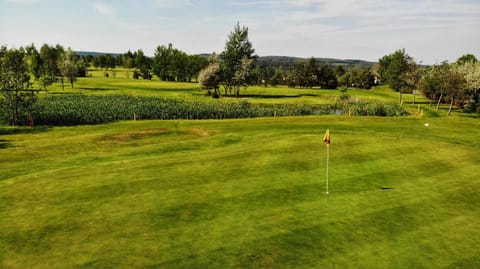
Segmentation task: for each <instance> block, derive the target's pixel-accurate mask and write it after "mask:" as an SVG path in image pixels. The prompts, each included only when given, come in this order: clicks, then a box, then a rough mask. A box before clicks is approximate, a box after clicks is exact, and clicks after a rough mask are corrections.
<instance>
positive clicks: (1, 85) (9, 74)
mask: <svg viewBox="0 0 480 269" xmlns="http://www.w3.org/2000/svg"><path fill="white" fill-rule="evenodd" d="M26 57H27V55H26V53H25V50H24V49H23V48H20V49H9V50H7V49H6V48H5V47H2V48H1V53H0V93H1V94H2V96H3V98H2V99H1V100H0V104H1V109H2V110H4V111H3V113H1V114H3V117H4V118H3V119H0V121H3V122H5V123H8V124H10V125H26V124H27V123H28V119H29V116H30V115H31V113H32V112H33V105H34V103H35V101H36V100H37V96H36V94H35V92H34V91H32V85H31V83H30V73H29V70H28V64H27V61H26Z"/></svg>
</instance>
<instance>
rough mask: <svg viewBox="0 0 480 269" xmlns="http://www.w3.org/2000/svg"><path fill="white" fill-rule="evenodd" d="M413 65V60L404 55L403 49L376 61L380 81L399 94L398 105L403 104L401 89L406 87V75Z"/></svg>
mask: <svg viewBox="0 0 480 269" xmlns="http://www.w3.org/2000/svg"><path fill="white" fill-rule="evenodd" d="M413 63H414V61H413V58H412V57H410V56H409V55H408V54H406V53H405V50H404V49H401V50H397V51H395V52H394V53H392V54H390V55H385V56H383V57H382V58H381V59H380V60H379V61H378V64H379V73H380V77H381V79H382V81H384V82H386V83H387V84H389V85H390V87H392V89H393V90H395V91H397V92H399V93H400V97H399V101H400V104H402V103H403V99H402V92H403V89H404V88H407V87H408V82H407V79H406V74H407V72H409V71H410V69H411V68H412V64H413Z"/></svg>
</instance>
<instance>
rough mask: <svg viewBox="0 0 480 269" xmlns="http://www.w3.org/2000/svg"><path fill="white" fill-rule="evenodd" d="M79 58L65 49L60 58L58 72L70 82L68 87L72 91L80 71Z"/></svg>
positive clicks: (71, 51) (70, 50)
mask: <svg viewBox="0 0 480 269" xmlns="http://www.w3.org/2000/svg"><path fill="white" fill-rule="evenodd" d="M80 65H81V63H80V57H78V55H77V54H76V53H75V52H74V51H73V50H72V49H70V48H68V49H67V51H66V52H65V54H64V55H63V57H62V61H61V64H60V72H61V74H62V77H66V78H67V79H68V81H69V82H70V86H71V87H72V89H73V83H74V82H75V80H76V78H77V74H78V71H79V70H80Z"/></svg>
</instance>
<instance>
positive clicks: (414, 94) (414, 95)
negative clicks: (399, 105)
mask: <svg viewBox="0 0 480 269" xmlns="http://www.w3.org/2000/svg"><path fill="white" fill-rule="evenodd" d="M416 95H417V88H416V87H415V88H414V89H413V104H415V97H416Z"/></svg>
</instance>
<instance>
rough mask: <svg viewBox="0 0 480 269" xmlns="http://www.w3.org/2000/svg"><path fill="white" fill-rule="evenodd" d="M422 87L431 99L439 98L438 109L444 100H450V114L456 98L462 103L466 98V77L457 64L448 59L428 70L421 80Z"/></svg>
mask: <svg viewBox="0 0 480 269" xmlns="http://www.w3.org/2000/svg"><path fill="white" fill-rule="evenodd" d="M420 88H421V89H422V92H423V93H424V94H427V95H429V97H430V98H431V99H437V98H438V99H437V100H438V101H437V106H436V110H437V111H438V109H439V106H440V104H441V103H442V101H444V102H445V101H446V100H449V101H450V108H449V112H448V114H449V115H450V113H451V111H452V107H453V104H454V102H455V100H457V101H458V102H460V103H461V102H463V99H464V98H465V92H464V89H465V78H464V76H463V74H462V73H461V72H459V71H458V70H457V68H456V67H455V66H452V65H450V64H448V62H447V61H444V62H442V63H441V64H440V65H438V66H433V67H432V68H430V69H429V70H427V71H426V72H425V74H424V75H423V77H422V79H421V81H420ZM445 98H446V99H445Z"/></svg>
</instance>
